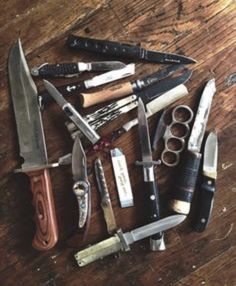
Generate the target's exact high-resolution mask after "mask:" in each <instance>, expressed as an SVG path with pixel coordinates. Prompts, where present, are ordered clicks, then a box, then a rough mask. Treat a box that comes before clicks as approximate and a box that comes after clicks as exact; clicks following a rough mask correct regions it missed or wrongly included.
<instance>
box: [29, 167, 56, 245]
mask: <svg viewBox="0 0 236 286" xmlns="http://www.w3.org/2000/svg"><path fill="white" fill-rule="evenodd" d="M26 174H27V175H28V176H29V178H30V184H31V191H32V193H33V201H32V204H33V206H34V207H35V223H36V234H35V236H34V239H33V243H32V245H33V247H34V248H36V249H38V250H48V249H50V248H52V247H53V246H54V245H55V244H56V243H57V240H58V228H57V221H56V213H55V206H54V201H53V195H52V185H51V180H50V176H49V171H48V170H47V169H42V170H37V171H29V172H27V173H26Z"/></svg>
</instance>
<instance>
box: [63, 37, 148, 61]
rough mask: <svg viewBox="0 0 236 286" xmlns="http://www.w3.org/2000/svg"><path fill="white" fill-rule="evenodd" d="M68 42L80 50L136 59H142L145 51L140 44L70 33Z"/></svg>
mask: <svg viewBox="0 0 236 286" xmlns="http://www.w3.org/2000/svg"><path fill="white" fill-rule="evenodd" d="M66 43H67V45H68V46H69V47H70V48H72V49H75V50H78V51H81V50H82V51H88V52H94V53H101V54H104V55H112V56H120V57H126V58H134V59H141V58H142V54H143V53H144V52H145V50H144V49H142V48H140V47H138V46H133V45H128V44H122V43H118V42H112V41H105V40H97V39H90V38H84V37H79V36H74V35H70V36H69V37H68V39H67V42H66Z"/></svg>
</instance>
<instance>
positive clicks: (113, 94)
mask: <svg viewBox="0 0 236 286" xmlns="http://www.w3.org/2000/svg"><path fill="white" fill-rule="evenodd" d="M132 92H133V87H132V84H131V83H130V82H126V83H122V84H119V85H116V86H113V87H111V88H108V89H105V90H101V91H97V92H93V93H81V94H80V100H81V102H82V106H83V107H89V106H92V105H95V104H97V103H101V102H105V101H108V100H112V99H116V98H119V97H122V96H125V95H128V94H131V93H132Z"/></svg>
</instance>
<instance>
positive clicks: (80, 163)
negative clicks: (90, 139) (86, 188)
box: [72, 136, 87, 182]
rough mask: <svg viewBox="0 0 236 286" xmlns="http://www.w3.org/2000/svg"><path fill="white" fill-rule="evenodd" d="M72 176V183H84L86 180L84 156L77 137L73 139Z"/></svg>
mask: <svg viewBox="0 0 236 286" xmlns="http://www.w3.org/2000/svg"><path fill="white" fill-rule="evenodd" d="M72 174H73V180H74V182H77V181H84V180H86V178H87V163H86V155H85V152H84V148H83V146H82V144H81V141H80V139H79V137H78V136H77V137H76V138H75V142H74V145H73V150H72Z"/></svg>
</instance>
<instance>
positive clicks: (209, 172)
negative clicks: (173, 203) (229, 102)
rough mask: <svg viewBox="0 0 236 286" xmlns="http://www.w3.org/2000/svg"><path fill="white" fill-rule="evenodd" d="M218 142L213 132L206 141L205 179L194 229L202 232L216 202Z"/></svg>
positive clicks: (203, 178) (201, 187) (201, 188)
mask: <svg viewBox="0 0 236 286" xmlns="http://www.w3.org/2000/svg"><path fill="white" fill-rule="evenodd" d="M217 157H218V141H217V135H216V134H215V133H213V132H211V133H210V134H209V135H208V137H207V140H206V144H205V148H204V158H203V177H202V184H201V186H200V191H201V193H200V205H199V207H198V214H197V221H196V223H195V225H194V229H195V230H196V231H198V232H202V231H204V230H205V228H206V227H207V225H208V223H209V220H210V216H211V212H212V207H213V201H214V194H215V190H216V186H215V180H216V177H217Z"/></svg>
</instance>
